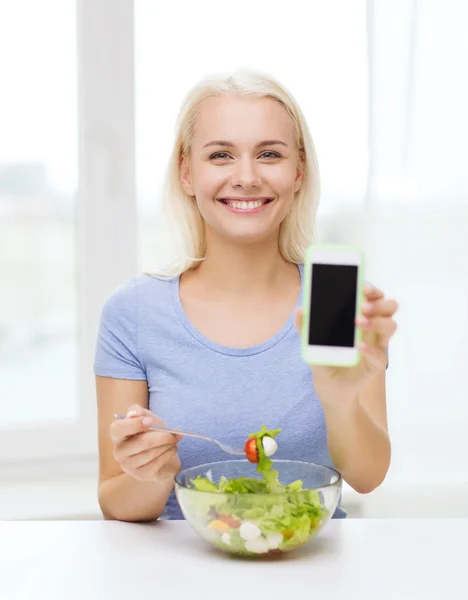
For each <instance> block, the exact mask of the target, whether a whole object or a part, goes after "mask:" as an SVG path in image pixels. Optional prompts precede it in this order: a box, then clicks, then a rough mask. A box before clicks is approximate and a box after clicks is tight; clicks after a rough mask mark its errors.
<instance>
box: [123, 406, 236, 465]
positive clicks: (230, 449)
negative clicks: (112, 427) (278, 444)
mask: <svg viewBox="0 0 468 600" xmlns="http://www.w3.org/2000/svg"><path fill="white" fill-rule="evenodd" d="M114 417H115V418H116V419H126V418H127V417H124V416H123V415H119V414H115V415H114ZM148 429H150V430H151V431H164V432H165V433H176V434H178V435H183V436H187V437H194V438H198V439H200V440H206V441H207V442H213V443H214V444H216V445H217V446H219V448H221V450H223V451H224V452H227V453H228V454H234V455H235V456H244V457H245V450H244V448H235V447H234V446H230V445H229V444H226V443H225V442H220V441H219V440H215V438H212V437H210V436H209V435H203V434H201V433H190V432H188V431H181V430H180V429H169V428H168V427H159V426H151V427H148Z"/></svg>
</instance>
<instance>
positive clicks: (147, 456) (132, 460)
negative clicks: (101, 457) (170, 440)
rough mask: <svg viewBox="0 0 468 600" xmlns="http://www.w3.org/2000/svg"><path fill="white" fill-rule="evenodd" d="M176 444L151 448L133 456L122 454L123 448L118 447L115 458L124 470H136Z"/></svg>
mask: <svg viewBox="0 0 468 600" xmlns="http://www.w3.org/2000/svg"><path fill="white" fill-rule="evenodd" d="M173 448H174V445H173V444H171V445H168V446H159V447H157V448H150V449H149V450H143V452H139V453H138V454H133V455H131V456H127V455H124V454H121V453H120V452H121V449H116V451H115V454H114V458H115V459H116V460H117V462H118V463H119V464H120V465H121V467H122V468H123V469H124V470H127V471H134V470H135V469H139V468H140V467H144V466H145V465H147V464H148V463H150V462H151V461H153V460H155V459H156V458H158V457H159V456H161V455H162V454H164V452H166V451H167V450H170V449H173Z"/></svg>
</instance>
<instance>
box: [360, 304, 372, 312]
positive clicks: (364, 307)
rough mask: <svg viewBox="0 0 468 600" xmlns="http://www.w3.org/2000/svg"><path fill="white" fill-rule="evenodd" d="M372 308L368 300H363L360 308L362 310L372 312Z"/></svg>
mask: <svg viewBox="0 0 468 600" xmlns="http://www.w3.org/2000/svg"><path fill="white" fill-rule="evenodd" d="M372 308H373V306H372V304H371V303H370V302H364V303H363V305H362V310H363V311H364V312H372Z"/></svg>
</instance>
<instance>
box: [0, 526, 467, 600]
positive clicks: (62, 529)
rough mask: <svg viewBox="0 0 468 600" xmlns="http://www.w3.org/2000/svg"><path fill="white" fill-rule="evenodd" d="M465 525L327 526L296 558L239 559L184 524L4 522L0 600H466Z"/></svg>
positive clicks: (0, 545)
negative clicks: (202, 537) (306, 599)
mask: <svg viewBox="0 0 468 600" xmlns="http://www.w3.org/2000/svg"><path fill="white" fill-rule="evenodd" d="M467 538H468V519H440V520H439V519H436V520H433V519H431V520H429V519H385V520H380V519H379V520H378V519H368V520H366V519H347V520H340V521H337V520H334V521H331V522H330V523H329V524H328V525H327V526H326V528H325V529H324V530H323V531H322V532H321V533H320V534H319V535H318V536H317V538H316V539H315V540H314V541H312V542H311V543H309V545H308V546H306V547H305V548H302V549H300V550H297V551H296V552H294V553H291V554H286V555H283V556H282V557H281V558H279V559H275V560H270V559H268V560H267V561H265V559H263V560H260V561H259V560H256V559H253V560H251V559H238V558H235V557H232V556H229V555H226V554H223V553H221V552H219V551H217V550H215V549H212V548H211V546H209V545H207V544H206V543H205V542H204V541H203V540H201V539H200V538H199V537H198V536H197V534H195V533H194V532H193V531H192V529H191V528H190V527H189V525H188V524H187V523H185V522H183V521H176V522H174V521H173V522H170V521H162V522H158V523H153V524H133V523H120V522H111V521H42V522H40V521H29V522H28V521H16V522H15V521H4V522H0V598H1V600H36V599H41V600H94V599H96V600H120V599H123V600H133V599H135V600H146V599H147V598H154V599H158V600H163V599H164V600H168V599H175V600H178V599H179V598H187V599H188V600H192V599H202V600H211V599H212V598H213V599H215V598H216V600H230V599H234V598H236V599H237V600H252V599H256V600H259V599H262V600H274V599H276V598H278V599H279V598H281V599H282V600H287V599H289V598H304V597H305V598H313V599H314V600H315V599H318V598H320V599H331V600H341V599H343V600H351V599H354V598H356V599H357V598H359V600H367V599H372V600H389V599H391V600H406V599H408V600H409V599H411V600H442V599H443V600H445V599H446V600H455V599H456V600H458V599H460V600H467V599H468V579H467V574H468V560H467V559H468V552H467V550H466V541H467Z"/></svg>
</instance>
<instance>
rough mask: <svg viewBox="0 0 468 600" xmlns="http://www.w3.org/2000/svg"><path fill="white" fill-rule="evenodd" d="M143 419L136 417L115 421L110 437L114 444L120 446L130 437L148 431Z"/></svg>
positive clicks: (110, 429) (110, 430)
mask: <svg viewBox="0 0 468 600" xmlns="http://www.w3.org/2000/svg"><path fill="white" fill-rule="evenodd" d="M143 419H144V417H136V416H135V417H129V418H125V419H117V420H115V421H114V422H113V423H112V424H111V426H110V428H109V433H110V437H111V439H112V441H113V442H114V444H119V443H121V442H123V441H124V440H126V439H127V438H129V437H132V436H134V435H137V434H138V433H142V432H144V431H147V430H148V427H147V426H146V425H143Z"/></svg>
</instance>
